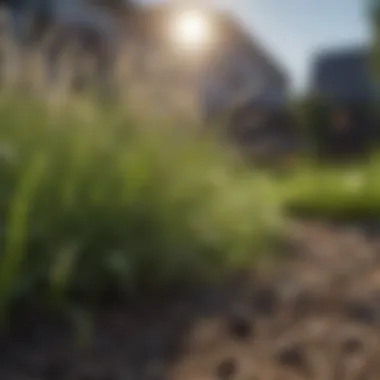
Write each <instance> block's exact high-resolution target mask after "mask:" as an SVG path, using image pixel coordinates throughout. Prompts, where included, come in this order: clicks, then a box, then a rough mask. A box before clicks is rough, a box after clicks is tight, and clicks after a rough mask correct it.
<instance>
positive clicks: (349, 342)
mask: <svg viewBox="0 0 380 380" xmlns="http://www.w3.org/2000/svg"><path fill="white" fill-rule="evenodd" d="M363 348H364V345H363V342H362V341H361V340H360V339H359V338H356V337H352V338H348V339H346V340H345V341H344V342H343V343H342V351H343V353H344V354H346V355H352V354H356V353H358V352H360V351H362V350H363Z"/></svg>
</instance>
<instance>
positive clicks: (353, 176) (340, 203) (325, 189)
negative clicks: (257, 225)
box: [281, 155, 380, 220]
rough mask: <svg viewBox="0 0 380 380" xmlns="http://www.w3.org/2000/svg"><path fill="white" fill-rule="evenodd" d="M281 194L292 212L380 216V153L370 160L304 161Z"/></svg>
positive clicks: (363, 218)
mask: <svg viewBox="0 0 380 380" xmlns="http://www.w3.org/2000/svg"><path fill="white" fill-rule="evenodd" d="M281 189H282V193H283V195H284V198H285V199H284V202H285V205H286V208H287V209H288V211H290V212H291V213H292V214H293V215H294V214H296V215H303V216H311V217H313V216H314V217H325V218H337V219H361V220H368V219H378V218H379V216H380V156H379V155H373V156H372V157H371V159H370V160H369V161H368V162H367V163H361V164H356V165H353V164H349V165H335V166H334V165H329V166H322V165H317V164H315V163H311V162H308V163H305V164H303V165H302V166H300V167H299V168H297V170H295V171H294V172H293V173H292V175H290V176H289V177H288V178H287V179H286V180H285V181H284V182H282V187H281Z"/></svg>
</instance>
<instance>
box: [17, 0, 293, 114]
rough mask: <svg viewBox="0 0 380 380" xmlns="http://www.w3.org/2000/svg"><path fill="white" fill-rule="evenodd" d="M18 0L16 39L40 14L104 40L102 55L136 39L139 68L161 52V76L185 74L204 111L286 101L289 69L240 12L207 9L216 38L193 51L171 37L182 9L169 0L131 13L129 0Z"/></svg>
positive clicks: (67, 29) (68, 30) (74, 32)
mask: <svg viewBox="0 0 380 380" xmlns="http://www.w3.org/2000/svg"><path fill="white" fill-rule="evenodd" d="M10 3H12V2H10ZM19 3H20V4H19V5H18V6H17V7H14V8H13V12H12V13H13V15H14V17H13V20H14V30H15V32H16V33H15V34H16V36H17V37H18V38H19V39H20V40H23V39H27V37H30V36H33V35H34V34H33V33H32V28H33V27H34V28H35V24H36V22H37V23H38V22H41V21H39V20H43V17H40V16H41V15H45V16H44V17H45V19H46V18H49V17H50V18H51V20H52V21H53V22H54V23H55V24H56V25H59V26H60V27H61V29H62V27H63V30H64V33H65V34H66V35H71V37H73V36H74V39H75V38H78V39H79V35H84V34H86V33H87V34H88V35H89V34H91V35H92V36H93V38H92V40H98V41H100V42H101V43H98V45H99V46H102V47H103V48H104V47H106V48H107V49H105V50H103V51H102V54H103V55H104V54H109V53H110V52H113V53H115V52H116V53H117V51H120V50H121V49H122V48H123V47H125V46H129V47H132V46H135V47H136V49H135V52H139V54H140V61H138V67H137V69H139V70H141V71H143V70H144V66H149V65H152V62H155V61H154V59H156V58H157V56H158V55H160V56H161V58H162V57H164V58H165V59H166V62H167V63H168V66H170V72H169V75H168V76H167V75H162V79H164V80H165V81H166V83H172V82H175V81H183V82H186V81H187V83H188V84H189V89H190V88H191V90H192V91H193V92H196V93H197V97H198V101H199V106H200V109H201V111H202V114H203V115H204V116H206V117H214V116H215V115H218V114H220V113H222V112H223V111H224V110H226V109H231V108H233V107H240V106H242V105H244V104H250V105H253V104H254V105H255V106H256V107H257V106H260V107H263V108H266V109H268V110H279V109H282V108H284V107H285V103H286V97H287V89H288V77H287V75H286V73H285V72H284V70H283V68H282V67H280V65H278V63H277V62H275V60H274V59H273V58H272V57H271V56H270V55H269V54H268V52H267V51H266V49H264V48H263V45H262V44H261V43H259V42H258V40H257V39H255V38H254V37H253V36H251V35H250V34H248V33H247V31H246V30H245V28H244V27H243V26H242V25H241V23H240V22H239V20H237V19H234V17H232V16H231V15H229V14H227V13H219V12H217V11H215V10H210V9H208V10H204V12H205V17H206V18H207V19H208V22H209V23H210V28H212V33H213V35H214V37H215V38H214V41H213V44H212V46H211V45H210V46H208V47H207V48H205V49H203V50H202V51H201V52H199V51H193V52H192V51H181V46H180V44H177V45H175V44H174V43H173V41H172V36H170V35H169V33H168V31H169V25H170V23H171V22H172V21H173V20H174V19H175V17H176V12H177V14H178V12H179V10H178V9H174V8H173V7H169V6H151V7H141V8H138V9H135V12H133V15H132V16H131V15H130V13H128V10H130V8H131V7H126V6H125V4H127V2H123V1H119V0H113V1H112V4H111V3H110V1H101V0H64V1H63V0H19ZM129 4H132V1H131V2H129ZM27 17H29V19H28V20H27ZM30 19H32V20H34V21H35V22H34V23H33V22H32V23H31V22H30ZM44 22H45V23H46V24H48V22H46V20H45V21H44ZM44 22H42V25H44ZM37 29H38V28H37ZM172 33H175V31H172ZM89 40H90V39H89ZM57 41H58V39H57ZM95 45H96V44H95ZM184 50H186V49H184ZM156 53H157V54H156ZM155 54H156V55H155ZM161 63H162V62H161ZM157 65H158V63H157ZM174 66H175V67H176V69H174Z"/></svg>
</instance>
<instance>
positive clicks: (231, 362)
mask: <svg viewBox="0 0 380 380" xmlns="http://www.w3.org/2000/svg"><path fill="white" fill-rule="evenodd" d="M237 371H238V363H237V361H236V360H235V359H233V358H230V359H225V360H223V361H222V362H221V363H219V365H218V367H217V368H216V377H217V379H219V380H232V379H233V378H234V377H235V376H236V374H237Z"/></svg>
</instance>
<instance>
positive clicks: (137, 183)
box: [0, 96, 281, 308]
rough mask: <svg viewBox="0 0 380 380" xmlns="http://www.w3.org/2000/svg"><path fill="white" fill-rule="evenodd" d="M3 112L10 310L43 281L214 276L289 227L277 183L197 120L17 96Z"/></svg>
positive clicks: (0, 106) (1, 293) (1, 265)
mask: <svg viewBox="0 0 380 380" xmlns="http://www.w3.org/2000/svg"><path fill="white" fill-rule="evenodd" d="M0 119H1V120H2V123H1V126H0V181H1V184H2V186H1V198H0V201H1V203H0V217H1V228H2V230H1V233H2V234H1V244H2V245H3V250H2V255H1V258H0V301H1V302H2V305H0V306H1V307H2V308H4V307H5V306H7V305H9V302H11V301H12V300H14V299H16V298H18V297H21V296H23V297H24V296H25V297H28V296H29V295H30V294H32V292H33V291H35V289H36V288H37V287H41V285H42V291H41V294H40V296H42V295H48V296H52V297H53V298H57V299H61V298H62V296H63V295H64V294H67V292H68V291H73V292H75V293H79V294H86V295H88V296H89V297H93V298H94V299H96V298H97V297H98V296H99V294H101V292H103V291H104V290H105V288H107V287H108V286H112V287H114V288H117V289H123V290H125V291H133V290H140V289H142V288H144V289H145V288H148V289H153V288H157V287H158V288H159V287H161V286H170V285H173V284H175V283H177V282H186V281H194V280H196V279H197V278H198V277H199V278H201V277H202V276H205V277H207V278H216V277H217V276H219V275H221V274H223V273H226V272H228V271H231V270H234V269H235V268H241V267H244V266H247V265H249V264H250V263H252V262H253V261H254V260H255V259H256V258H257V256H258V254H259V253H264V252H265V247H266V246H267V243H268V241H270V238H271V237H272V236H273V234H276V233H277V231H278V228H280V226H281V215H280V207H279V202H278V198H277V197H276V194H275V192H274V188H273V184H272V183H271V182H270V181H269V180H268V178H267V177H266V176H264V175H260V174H258V173H257V174H256V173H254V172H251V171H248V169H246V168H244V166H243V165H242V164H241V163H239V162H238V160H237V159H236V158H234V157H233V154H232V153H231V152H228V150H227V149H226V148H224V147H223V146H222V144H219V143H217V142H216V139H215V137H214V136H205V133H199V130H198V129H197V126H195V125H186V123H183V122H182V124H178V123H176V122H174V121H173V120H172V121H171V122H168V121H165V120H161V121H159V120H148V119H147V118H146V119H142V118H140V119H138V118H136V117H132V113H130V112H129V113H128V111H126V110H125V109H124V107H118V106H108V108H107V107H105V106H104V107H100V106H99V105H97V104H96V103H94V102H92V101H86V100H85V99H81V100H79V99H77V100H76V101H72V102H70V104H67V105H66V106H65V107H64V108H63V109H55V108H51V107H47V106H46V104H45V103H43V102H42V101H41V102H40V101H37V100H34V101H32V100H30V99H20V98H15V97H14V96H13V97H12V96H10V97H7V98H4V99H3V100H2V101H1V103H0ZM197 276H198V277H197Z"/></svg>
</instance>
